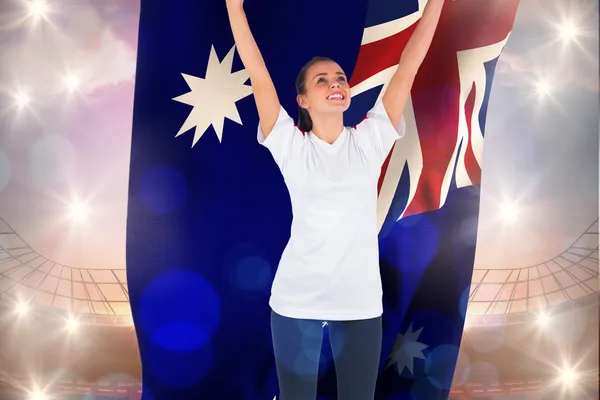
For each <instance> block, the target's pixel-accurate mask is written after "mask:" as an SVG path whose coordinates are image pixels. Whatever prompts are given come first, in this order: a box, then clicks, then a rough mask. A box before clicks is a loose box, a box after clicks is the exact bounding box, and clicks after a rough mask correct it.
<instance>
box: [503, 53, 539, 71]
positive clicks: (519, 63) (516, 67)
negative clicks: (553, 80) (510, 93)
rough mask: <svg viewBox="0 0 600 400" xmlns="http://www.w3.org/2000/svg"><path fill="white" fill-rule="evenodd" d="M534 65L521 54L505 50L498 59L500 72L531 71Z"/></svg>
mask: <svg viewBox="0 0 600 400" xmlns="http://www.w3.org/2000/svg"><path fill="white" fill-rule="evenodd" d="M531 71H533V67H532V66H531V64H530V63H528V62H527V61H526V60H525V59H524V58H523V57H521V56H520V55H519V54H516V53H511V52H508V51H504V52H503V53H502V55H501V56H500V59H499V60H498V65H497V72H498V73H500V74H506V73H519V72H531Z"/></svg>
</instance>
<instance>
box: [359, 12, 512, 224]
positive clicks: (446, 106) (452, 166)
mask: <svg viewBox="0 0 600 400" xmlns="http://www.w3.org/2000/svg"><path fill="white" fill-rule="evenodd" d="M402 3H403V2H389V1H386V0H374V1H371V3H370V5H369V7H370V11H371V10H378V11H377V13H378V14H380V15H383V14H386V15H397V14H399V13H402V11H403V10H402V9H401V8H402V7H404V8H405V7H406V5H405V4H402ZM426 4H427V0H419V2H418V10H416V11H415V12H413V13H410V14H408V15H404V16H401V17H400V18H396V19H390V20H385V21H384V22H378V23H376V24H374V25H371V26H367V27H366V28H365V30H364V34H363V39H362V45H361V48H360V51H359V54H358V59H357V62H356V66H355V69H354V72H353V74H352V79H351V81H350V85H351V86H352V95H353V96H358V95H359V94H361V93H363V92H366V91H368V90H371V89H373V88H375V87H378V86H382V90H381V92H380V94H379V96H380V97H381V96H383V94H384V93H385V89H386V87H387V83H388V82H389V80H390V78H391V76H392V74H393V73H394V71H395V70H396V66H397V65H398V61H399V59H400V55H401V53H402V51H403V50H404V47H405V46H406V43H407V42H408V40H409V39H410V37H411V35H412V33H413V31H414V29H415V28H416V26H417V24H418V21H419V19H420V17H421V15H422V13H423V9H424V7H425V5H426ZM518 4H519V1H518V0H486V1H481V0H453V1H446V3H445V5H444V9H443V11H442V15H441V18H440V22H439V25H438V27H437V30H436V34H435V37H434V39H433V42H432V44H431V47H430V50H429V52H428V54H427V57H426V58H425V60H424V62H423V64H422V66H421V68H420V70H419V73H418V75H417V77H416V79H415V82H414V85H413V89H412V96H411V97H410V98H409V100H408V101H407V105H406V108H405V111H404V118H405V120H406V123H407V132H406V136H405V137H404V138H403V139H402V140H401V141H400V142H398V143H397V144H396V146H394V148H393V150H392V151H391V152H390V155H389V156H388V158H387V160H386V162H385V164H384V166H383V168H382V173H381V177H380V182H379V203H378V216H379V225H380V227H381V226H382V224H383V223H384V220H385V219H386V218H387V217H389V218H394V219H395V220H397V219H399V218H403V217H407V216H410V215H414V214H419V213H423V212H426V211H432V210H437V209H439V208H440V207H442V206H443V205H444V203H445V201H446V197H447V195H448V192H449V190H450V188H451V181H452V180H454V184H455V186H456V187H459V188H460V187H465V186H469V185H478V184H480V183H481V163H482V150H483V136H484V129H485V114H486V112H487V99H488V98H489V94H490V89H491V83H492V77H493V72H492V73H488V70H489V69H488V66H489V67H491V70H492V71H493V67H494V66H495V62H496V60H497V59H498V57H499V55H500V53H501V51H502V49H503V48H504V46H505V44H506V42H507V40H508V38H509V36H510V32H511V29H512V25H513V21H514V18H515V14H516V11H517V6H518ZM430 94H434V96H431V95H430ZM405 166H406V167H407V168H406V169H405ZM398 187H408V188H409V193H408V196H401V195H399V194H398V190H397V189H398ZM392 205H393V206H394V207H393V209H394V210H395V211H396V213H394V214H393V215H390V210H391V208H392Z"/></svg>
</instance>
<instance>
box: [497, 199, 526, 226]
mask: <svg viewBox="0 0 600 400" xmlns="http://www.w3.org/2000/svg"><path fill="white" fill-rule="evenodd" d="M520 214H521V211H520V210H519V207H518V206H517V204H515V203H513V202H509V201H505V202H504V203H503V204H502V205H501V206H500V217H501V218H502V220H503V221H504V222H505V223H507V224H514V223H515V222H517V220H518V219H519V215H520Z"/></svg>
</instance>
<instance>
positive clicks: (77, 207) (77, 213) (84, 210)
mask: <svg viewBox="0 0 600 400" xmlns="http://www.w3.org/2000/svg"><path fill="white" fill-rule="evenodd" d="M68 214H69V215H68V216H69V219H70V220H71V221H73V222H75V223H83V222H85V221H86V220H87V218H88V216H89V214H90V209H89V207H88V206H87V204H85V203H83V202H81V201H78V200H76V201H73V202H72V203H71V204H69V213H68Z"/></svg>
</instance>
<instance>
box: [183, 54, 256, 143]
mask: <svg viewBox="0 0 600 400" xmlns="http://www.w3.org/2000/svg"><path fill="white" fill-rule="evenodd" d="M234 52H235V46H233V47H232V48H231V50H230V51H229V53H228V54H227V55H226V56H225V58H224V59H223V62H219V58H218V57H217V53H216V51H215V47H214V46H212V47H211V50H210V57H209V59H208V66H207V68H206V76H205V78H204V79H203V78H198V77H195V76H192V75H187V74H183V73H182V74H181V75H182V76H183V79H185V81H186V82H187V84H188V86H189V87H190V89H191V91H189V92H187V93H186V94H183V95H181V96H178V97H175V98H173V100H175V101H178V102H180V103H184V104H188V105H190V106H192V107H193V109H192V111H191V112H190V114H189V116H188V118H187V119H186V120H185V122H184V123H183V125H182V126H181V129H179V132H177V134H176V135H175V137H177V136H180V135H181V134H183V133H185V132H187V131H188V130H190V129H192V128H194V127H196V130H195V133H194V142H193V143H192V147H194V145H195V144H196V143H197V142H198V140H200V138H201V137H202V135H204V133H205V132H206V130H207V129H208V128H209V127H210V126H211V125H212V126H213V128H214V130H215V132H216V134H217V138H218V139H219V142H221V141H222V139H223V124H224V122H225V118H228V119H230V120H232V121H234V122H237V123H238V124H240V125H242V120H241V118H240V114H239V113H238V110H237V107H236V105H235V103H236V102H237V101H239V100H241V99H243V98H244V97H246V96H249V95H250V94H252V87H251V86H248V85H245V84H244V83H245V82H246V81H247V80H248V73H247V72H246V70H245V69H243V70H240V71H237V72H234V73H231V67H232V64H233V54H234Z"/></svg>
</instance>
